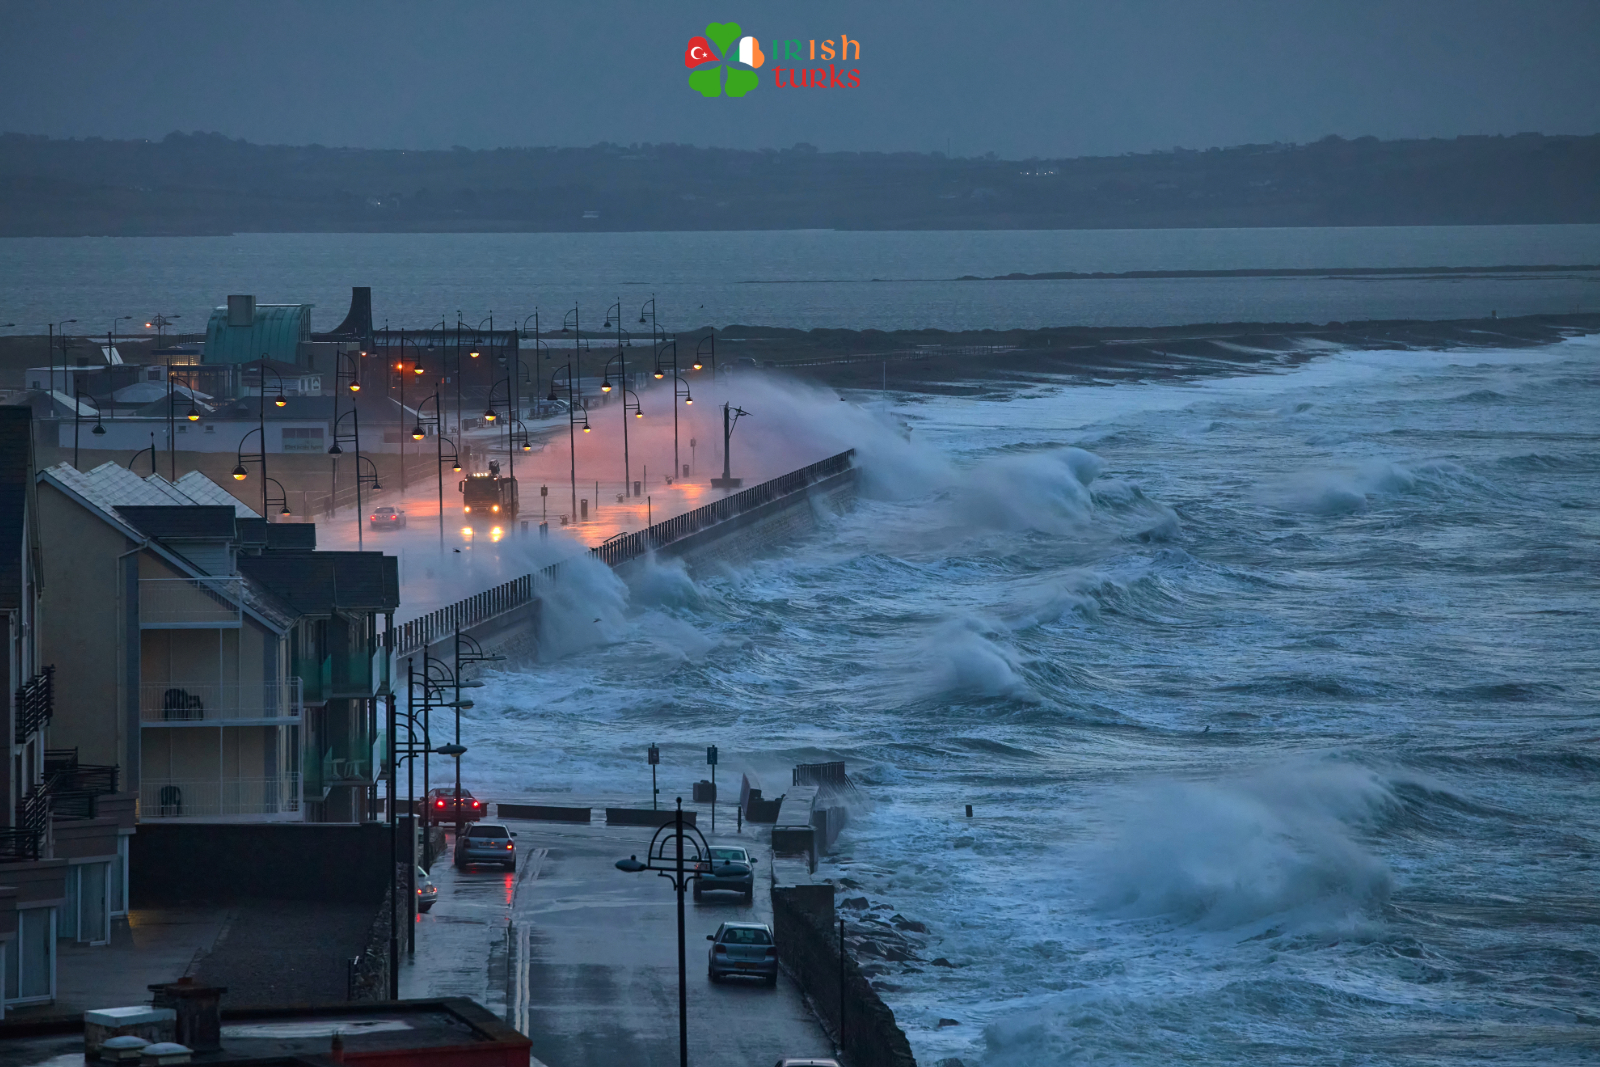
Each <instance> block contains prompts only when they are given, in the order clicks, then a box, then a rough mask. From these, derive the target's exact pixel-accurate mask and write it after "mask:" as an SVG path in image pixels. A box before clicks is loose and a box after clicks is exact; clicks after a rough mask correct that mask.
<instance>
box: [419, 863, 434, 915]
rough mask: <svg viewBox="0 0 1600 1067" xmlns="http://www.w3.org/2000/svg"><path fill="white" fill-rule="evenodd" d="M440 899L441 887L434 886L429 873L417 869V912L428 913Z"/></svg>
mask: <svg viewBox="0 0 1600 1067" xmlns="http://www.w3.org/2000/svg"><path fill="white" fill-rule="evenodd" d="M438 899H439V887H438V886H436V885H434V884H433V879H431V878H429V877H428V872H427V871H425V870H423V869H422V868H421V867H418V868H417V910H418V911H423V912H425V911H427V910H428V909H429V908H431V907H433V905H434V903H435V902H436V901H437V900H438Z"/></svg>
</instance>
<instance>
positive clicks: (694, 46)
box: [683, 37, 717, 67]
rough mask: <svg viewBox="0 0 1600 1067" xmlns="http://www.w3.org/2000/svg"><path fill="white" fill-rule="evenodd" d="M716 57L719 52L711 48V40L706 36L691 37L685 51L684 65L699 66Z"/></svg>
mask: <svg viewBox="0 0 1600 1067" xmlns="http://www.w3.org/2000/svg"><path fill="white" fill-rule="evenodd" d="M716 58H717V54H716V53H715V52H713V51H712V50H711V42H710V41H708V40H706V39H705V38H704V37H691V38H690V39H689V47H688V48H686V49H684V51H683V65H684V66H686V67H698V66H699V65H700V64H702V63H710V62H711V61H712V60H714V59H716Z"/></svg>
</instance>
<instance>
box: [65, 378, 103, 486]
mask: <svg viewBox="0 0 1600 1067" xmlns="http://www.w3.org/2000/svg"><path fill="white" fill-rule="evenodd" d="M85 400H87V401H88V402H89V403H91V404H93V405H94V429H92V430H90V431H89V432H90V433H92V434H94V435H95V436H96V437H104V436H105V435H106V428H105V425H104V424H103V423H102V422H101V418H100V401H98V400H96V399H95V398H94V397H92V396H90V395H89V394H88V393H83V392H79V391H78V390H76V389H74V390H73V393H72V467H73V469H74V470H82V469H83V468H82V467H81V466H79V464H78V426H79V424H80V423H81V422H82V421H83V402H84V401H85Z"/></svg>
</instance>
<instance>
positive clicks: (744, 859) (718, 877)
mask: <svg viewBox="0 0 1600 1067" xmlns="http://www.w3.org/2000/svg"><path fill="white" fill-rule="evenodd" d="M755 862H756V860H755V857H754V856H752V855H750V853H749V852H747V851H746V850H745V849H743V848H741V847H738V846H734V845H712V846H711V862H710V863H697V864H695V865H694V870H695V875H696V877H695V880H694V899H696V900H699V899H701V897H700V895H701V894H702V893H711V892H716V891H719V890H731V891H733V892H735V893H739V894H742V895H743V896H744V899H745V900H746V901H750V900H754V899H755V895H756V872H755V870H754V864H755Z"/></svg>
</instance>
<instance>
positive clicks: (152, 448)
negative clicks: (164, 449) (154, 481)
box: [128, 430, 156, 474]
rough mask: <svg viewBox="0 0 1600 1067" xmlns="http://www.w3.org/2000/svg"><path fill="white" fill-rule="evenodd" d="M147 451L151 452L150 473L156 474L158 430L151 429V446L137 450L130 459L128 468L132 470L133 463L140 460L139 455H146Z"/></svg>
mask: <svg viewBox="0 0 1600 1067" xmlns="http://www.w3.org/2000/svg"><path fill="white" fill-rule="evenodd" d="M146 452H148V453H150V473H151V474H154V473H155V472H156V432H155V431H154V430H151V431H150V447H149V448H141V449H139V451H137V452H135V453H134V454H133V456H132V458H130V459H129V460H128V469H129V470H130V471H131V470H133V465H134V464H135V463H137V462H139V457H140V456H142V455H144V454H145V453H146Z"/></svg>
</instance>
